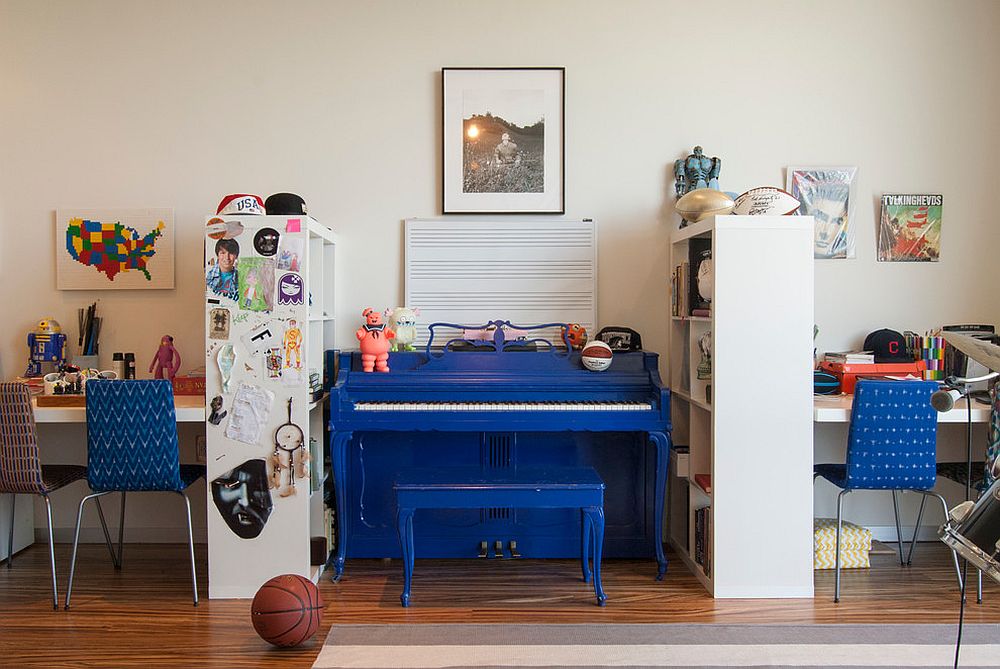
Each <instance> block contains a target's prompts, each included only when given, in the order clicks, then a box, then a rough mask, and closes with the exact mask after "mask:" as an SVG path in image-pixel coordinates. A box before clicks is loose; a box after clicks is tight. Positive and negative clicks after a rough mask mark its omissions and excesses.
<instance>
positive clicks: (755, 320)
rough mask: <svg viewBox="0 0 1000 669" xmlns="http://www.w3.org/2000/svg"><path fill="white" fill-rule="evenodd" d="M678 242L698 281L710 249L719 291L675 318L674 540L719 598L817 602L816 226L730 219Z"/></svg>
mask: <svg viewBox="0 0 1000 669" xmlns="http://www.w3.org/2000/svg"><path fill="white" fill-rule="evenodd" d="M670 247H671V254H670V255H671V267H677V266H681V265H682V264H683V263H689V266H690V272H688V275H689V276H691V277H695V276H697V271H698V265H699V263H700V261H701V259H702V258H703V257H704V255H705V254H704V251H705V250H709V251H710V253H711V258H712V263H711V267H712V270H711V272H710V273H708V274H707V276H706V277H705V278H706V279H708V281H706V282H705V283H704V284H703V285H705V286H708V285H709V284H712V288H711V291H710V292H711V300H710V307H709V308H708V309H707V311H708V313H707V315H701V316H691V315H690V306H692V303H693V302H694V300H696V299H697V297H696V296H695V295H693V294H692V293H691V292H690V290H689V288H688V287H687V286H683V287H681V288H680V290H688V291H689V292H688V293H687V295H686V296H684V299H681V300H680V301H681V303H682V304H683V305H684V306H685V307H686V308H684V309H682V313H679V314H677V315H672V316H671V320H670V385H671V392H672V395H671V400H672V413H673V416H672V419H673V435H672V441H673V443H674V444H675V445H680V446H683V445H686V446H688V447H689V449H690V453H689V455H688V456H687V458H686V462H687V468H686V472H685V476H686V479H687V496H688V499H687V504H686V505H685V504H676V503H675V504H672V505H671V506H672V509H671V512H672V513H671V519H670V531H669V532H668V535H669V541H670V542H671V544H672V545H673V546H674V548H675V549H676V550H677V552H678V553H679V554H680V555H681V557H682V559H683V560H684V562H685V563H686V564H687V566H688V567H689V568H690V569H691V570H692V571H693V572H694V573H695V575H696V576H697V577H698V579H699V580H700V581H701V583H702V584H703V585H704V586H705V588H706V589H707V590H708V591H709V592H710V593H711V594H712V595H713V596H714V597H812V595H813V560H812V546H813V539H812V525H813V491H812V467H813V425H812V367H813V364H812V360H813V348H812V347H813V345H812V337H813V334H812V333H813V323H814V320H813V220H812V218H811V217H806V216H802V217H796V216H716V217H714V218H710V219H708V220H705V221H701V222H699V223H695V224H693V225H690V226H688V227H685V228H681V229H679V230H677V231H675V232H674V233H673V235H672V237H671V244H670ZM691 281H694V279H692V280H691ZM676 290H677V289H675V293H676ZM673 297H674V299H678V298H681V297H682V296H680V295H676V294H675V295H674V296H673ZM693 306H699V305H697V304H693ZM702 306H703V307H704V306H705V305H702ZM699 313H703V314H704V313H705V312H704V311H701V312H699ZM707 332H711V342H712V343H711V372H710V374H711V376H710V378H701V379H699V378H698V365H699V363H700V362H701V361H702V353H701V349H700V347H699V340H701V339H702V336H703V335H704V334H705V333H707ZM702 367H703V369H702V372H703V373H702V375H703V376H704V375H705V374H704V372H705V370H704V365H703V366H702ZM680 461H681V462H683V461H684V458H683V457H682V458H680ZM699 474H708V475H709V477H710V478H709V479H708V481H706V480H705V478H704V477H698V475H699ZM699 481H700V482H702V483H706V482H707V483H708V484H709V485H707V486H705V487H708V488H709V490H705V489H704V487H703V486H702V485H699ZM685 507H686V508H685ZM699 509H707V511H699ZM685 513H686V514H687V518H686V521H687V522H686V531H685V522H684V520H685V519H684V518H681V517H678V515H679V514H685ZM702 525H705V528H706V529H704V530H702V531H701V535H702V538H701V539H699V537H698V536H697V535H698V533H699V530H700V528H701V526H702ZM699 561H700V562H701V563H703V564H699Z"/></svg>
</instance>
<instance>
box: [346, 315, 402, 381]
mask: <svg viewBox="0 0 1000 669" xmlns="http://www.w3.org/2000/svg"><path fill="white" fill-rule="evenodd" d="M361 315H362V316H364V317H365V324H364V325H362V326H361V327H360V328H359V329H358V331H357V332H355V333H354V334H355V336H356V337H357V338H358V341H359V342H360V343H361V346H360V348H361V368H362V369H363V370H364V371H366V372H372V371H375V370H378V371H380V372H388V371H389V348H390V346H392V344H391V343H390V341H389V340H390V339H392V338H394V337H395V336H396V333H395V332H393V331H392V330H389V329H387V328H386V326H385V325H386V324H385V323H383V322H382V314H380V313H379V312H377V311H375V310H374V309H372V308H371V307H368V308H367V309H365V310H364V311H362V312H361Z"/></svg>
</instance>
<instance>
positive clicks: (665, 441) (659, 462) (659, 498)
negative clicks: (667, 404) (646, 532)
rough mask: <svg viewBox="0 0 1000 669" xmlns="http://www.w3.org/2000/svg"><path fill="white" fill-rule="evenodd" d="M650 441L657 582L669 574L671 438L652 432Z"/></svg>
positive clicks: (662, 433) (664, 434) (661, 433)
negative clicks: (666, 510) (666, 514)
mask: <svg viewBox="0 0 1000 669" xmlns="http://www.w3.org/2000/svg"><path fill="white" fill-rule="evenodd" d="M649 440H650V441H651V442H652V443H653V445H654V446H656V493H655V494H654V499H653V506H654V508H653V545H654V546H655V548H656V564H657V571H656V580H657V581H662V580H663V575H664V574H666V573H667V557H666V556H665V555H664V554H663V507H664V505H665V503H666V495H667V470H668V469H669V468H670V437H668V436H667V435H666V433H664V432H650V433H649Z"/></svg>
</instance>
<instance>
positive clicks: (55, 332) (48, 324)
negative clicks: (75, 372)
mask: <svg viewBox="0 0 1000 669" xmlns="http://www.w3.org/2000/svg"><path fill="white" fill-rule="evenodd" d="M65 362H66V335H64V334H63V333H62V328H61V327H60V326H59V323H58V321H56V320H54V319H51V318H46V319H43V320H40V321H38V325H37V326H36V327H35V331H34V332H29V333H28V369H27V371H26V372H25V373H24V375H25V376H27V377H32V376H41V375H42V364H44V363H53V364H54V365H55V368H56V369H57V370H58V369H59V368H60V367H62V366H63V364H65Z"/></svg>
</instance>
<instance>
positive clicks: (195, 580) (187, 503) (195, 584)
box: [122, 490, 198, 606]
mask: <svg viewBox="0 0 1000 669" xmlns="http://www.w3.org/2000/svg"><path fill="white" fill-rule="evenodd" d="M178 494H179V495H180V496H181V497H183V498H184V505H185V507H186V508H187V521H188V550H189V551H190V553H191V589H192V590H193V591H194V605H195V606H198V574H197V573H196V571H195V566H194V532H193V531H192V529H191V500H189V499H188V496H187V495H186V494H185V493H184V491H183V490H181V491H178ZM124 507H125V500H124V498H123V499H122V508H124Z"/></svg>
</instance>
